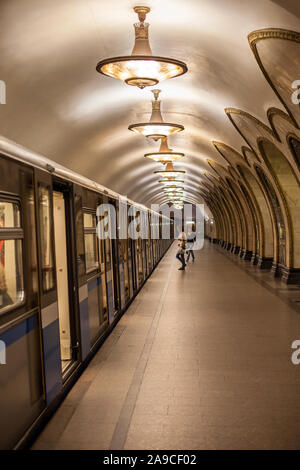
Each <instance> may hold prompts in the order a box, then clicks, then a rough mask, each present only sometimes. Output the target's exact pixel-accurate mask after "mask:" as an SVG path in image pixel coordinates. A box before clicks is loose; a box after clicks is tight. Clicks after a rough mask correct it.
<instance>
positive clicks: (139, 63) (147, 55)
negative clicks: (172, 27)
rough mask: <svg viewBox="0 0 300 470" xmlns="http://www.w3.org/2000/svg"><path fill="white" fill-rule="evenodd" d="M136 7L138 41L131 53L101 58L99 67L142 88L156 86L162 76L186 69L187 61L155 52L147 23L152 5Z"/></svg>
mask: <svg viewBox="0 0 300 470" xmlns="http://www.w3.org/2000/svg"><path fill="white" fill-rule="evenodd" d="M134 11H135V13H137V14H138V17H139V23H135V25H134V29H135V44H134V48H133V50H132V53H131V55H130V56H122V57H113V58H110V59H105V60H101V61H100V62H99V63H98V65H97V67H96V69H97V71H98V72H100V73H102V74H103V75H107V76H108V77H113V78H118V79H119V80H122V81H123V82H125V83H127V85H132V86H137V87H139V88H145V87H146V86H154V85H156V84H157V83H159V82H161V81H162V80H166V79H167V78H173V77H178V76H179V75H183V74H184V73H186V72H187V66H186V64H185V63H184V62H181V61H179V60H176V59H169V58H167V57H158V56H153V55H152V51H151V47H150V44H149V39H148V28H149V23H145V19H146V15H147V13H149V11H150V8H149V7H143V6H137V7H135V8H134Z"/></svg>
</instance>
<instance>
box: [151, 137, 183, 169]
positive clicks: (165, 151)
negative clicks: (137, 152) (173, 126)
mask: <svg viewBox="0 0 300 470" xmlns="http://www.w3.org/2000/svg"><path fill="white" fill-rule="evenodd" d="M144 156H145V157H146V158H150V159H151V160H153V161H155V162H161V163H163V164H165V163H169V162H174V161H176V160H179V158H182V157H184V153H181V152H173V151H172V150H171V149H169V147H168V139H167V137H162V139H161V144H160V149H159V151H158V152H150V153H145V155H144Z"/></svg>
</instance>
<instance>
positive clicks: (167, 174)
mask: <svg viewBox="0 0 300 470" xmlns="http://www.w3.org/2000/svg"><path fill="white" fill-rule="evenodd" d="M154 173H156V174H158V175H159V176H162V177H163V178H177V177H180V176H183V175H184V173H185V171H184V170H175V169H174V167H173V163H171V162H169V163H167V165H166V169H165V170H158V171H155V172H154Z"/></svg>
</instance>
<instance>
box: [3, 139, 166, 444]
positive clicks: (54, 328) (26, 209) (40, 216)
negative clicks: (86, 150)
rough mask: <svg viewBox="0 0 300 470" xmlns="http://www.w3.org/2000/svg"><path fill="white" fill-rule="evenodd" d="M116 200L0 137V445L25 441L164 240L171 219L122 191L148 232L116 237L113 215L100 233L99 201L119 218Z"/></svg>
mask: <svg viewBox="0 0 300 470" xmlns="http://www.w3.org/2000/svg"><path fill="white" fill-rule="evenodd" d="M120 201H121V197H120V195H119V194H117V193H115V192H113V191H110V190H109V189H107V188H104V187H103V186H101V185H99V184H97V183H95V182H93V181H91V180H89V179H87V178H85V177H82V176H80V175H78V174H76V173H75V172H72V171H70V170H67V169H66V168H64V167H62V166H60V165H57V164H56V163H54V162H53V161H51V160H48V159H46V158H44V157H42V156H40V155H38V154H35V153H33V152H30V151H28V150H26V149H24V148H23V147H21V146H19V145H17V144H15V143H13V142H11V141H9V140H7V139H5V138H0V344H1V345H2V350H1V358H0V362H1V364H0V410H1V411H0V416H1V419H0V448H1V449H22V448H27V447H28V445H29V444H30V442H31V441H32V440H33V438H34V437H35V436H36V435H37V433H38V431H39V430H40V429H41V427H42V426H43V424H44V423H45V422H46V421H47V419H49V417H50V416H51V414H52V413H53V412H54V411H55V409H56V408H57V406H58V405H59V403H60V402H61V400H62V399H63V397H64V396H65V395H66V394H67V393H68V391H69V390H70V388H71V387H72V385H73V384H74V383H75V381H76V379H77V378H78V377H79V375H80V374H81V373H82V371H83V370H84V368H85V367H86V365H87V364H88V362H89V360H90V359H91V358H92V357H93V355H94V354H95V352H96V351H97V349H98V348H99V347H100V345H101V343H102V342H103V340H104V339H105V338H106V337H107V335H108V334H109V333H110V332H111V331H112V329H113V327H114V326H115V325H116V323H117V321H118V320H119V319H120V317H121V315H122V314H123V313H124V311H125V310H126V308H127V307H128V306H129V304H130V302H131V301H132V300H133V298H134V297H135V295H136V294H137V292H138V291H139V289H140V288H141V287H142V285H143V283H144V282H145V281H146V279H147V278H148V277H149V275H150V274H151V272H152V271H153V269H154V268H155V267H156V265H157V264H158V263H159V261H160V259H161V258H162V256H163V255H164V253H165V252H166V250H167V249H168V248H169V246H170V245H171V243H172V239H173V234H174V223H173V220H172V219H168V218H166V217H164V216H162V215H161V214H158V213H154V212H153V211H150V210H149V209H148V208H146V207H145V206H141V205H137V204H135V203H134V202H133V201H130V200H127V202H126V204H127V205H128V207H131V206H134V207H135V208H136V214H137V215H139V216H140V215H141V214H142V215H143V220H144V223H146V224H148V227H150V224H151V230H149V236H148V238H147V239H142V238H138V239H136V240H133V239H131V238H128V237H127V239H125V238H124V239H121V238H120V237H119V236H118V230H119V229H120V220H117V238H116V239H112V237H106V238H105V239H103V238H102V239H101V238H99V237H98V236H97V233H96V227H97V224H98V221H99V220H98V219H99V217H100V216H98V215H97V212H96V209H97V207H98V206H99V204H103V203H110V204H111V205H112V206H113V207H114V208H115V210H116V214H117V217H118V219H119V218H120V215H119V214H120V211H119V207H120ZM122 213H124V211H123V212H122ZM105 215H106V216H107V214H105ZM128 217H129V219H130V220H129V222H130V221H132V220H131V219H132V217H135V216H128ZM163 224H169V225H170V227H171V231H170V232H171V234H170V238H169V239H163V238H162V235H161V234H162V225H163ZM107 225H109V223H108V224H107ZM106 230H107V227H106Z"/></svg>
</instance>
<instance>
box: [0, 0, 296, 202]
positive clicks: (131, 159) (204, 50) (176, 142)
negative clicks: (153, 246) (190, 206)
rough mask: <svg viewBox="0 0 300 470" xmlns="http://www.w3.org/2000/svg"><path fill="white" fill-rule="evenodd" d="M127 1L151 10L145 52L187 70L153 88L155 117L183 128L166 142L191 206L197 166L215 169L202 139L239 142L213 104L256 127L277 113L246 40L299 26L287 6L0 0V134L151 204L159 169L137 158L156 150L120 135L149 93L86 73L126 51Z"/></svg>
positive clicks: (156, 196) (216, 0) (239, 0)
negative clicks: (3, 91)
mask: <svg viewBox="0 0 300 470" xmlns="http://www.w3.org/2000/svg"><path fill="white" fill-rule="evenodd" d="M137 4H144V5H147V6H150V7H151V13H150V14H149V16H148V18H147V21H149V23H150V25H151V26H150V42H151V47H152V51H153V53H154V54H155V55H160V56H168V57H173V58H176V59H179V60H183V61H185V62H186V63H187V65H188V68H189V71H188V73H187V74H186V75H184V76H183V77H179V78H175V79H172V80H169V81H166V82H162V83H161V84H160V85H159V88H160V89H161V90H162V92H163V93H162V95H161V99H162V110H163V115H164V117H165V120H169V121H172V122H178V123H180V124H183V125H184V126H185V128H186V130H185V131H184V132H183V133H181V134H179V135H178V136H173V137H171V138H170V141H169V144H170V147H171V148H173V149H176V150H178V151H183V152H184V153H185V154H186V157H185V159H183V160H182V161H181V162H178V163H177V164H176V166H177V167H178V168H179V167H180V168H183V169H185V170H186V172H187V176H186V188H187V190H188V192H189V193H190V196H191V197H192V198H194V200H197V198H198V200H199V202H200V201H201V197H200V196H198V188H199V183H200V181H201V178H202V176H201V170H203V169H210V167H209V166H208V164H207V162H206V159H213V160H216V161H218V162H220V163H223V164H224V162H225V161H224V160H222V157H221V155H220V154H219V153H218V152H217V151H216V149H215V148H214V146H213V145H212V143H211V141H213V140H215V141H219V142H225V143H227V144H228V145H231V146H232V147H235V148H240V147H241V145H243V144H244V142H243V140H242V138H241V136H240V135H239V134H238V132H237V131H236V130H235V129H234V127H233V126H232V124H231V123H230V121H229V119H228V117H227V116H226V114H225V112H224V108H227V107H236V108H239V109H243V110H244V111H247V112H248V113H251V114H252V115H254V116H256V117H257V118H259V119H260V120H262V121H263V122H266V111H267V109H268V108H270V107H271V106H276V107H278V108H280V109H283V107H282V105H281V103H280V102H279V100H278V99H277V97H276V95H275V93H274V92H273V91H272V89H271V87H270V86H269V85H268V83H267V81H266V80H265V78H264V77H263V74H262V72H261V70H260V69H259V67H258V65H257V62H256V60H255V58H254V55H253V53H252V52H251V49H250V47H249V43H248V40H247V35H248V34H249V33H250V32H252V31H254V30H257V29H261V28H269V27H274V28H284V29H292V30H296V31H299V30H300V21H299V16H300V15H299V0H295V1H293V0H288V1H281V0H274V1H270V0H251V1H249V0H213V1H212V0H184V1H182V0H180V1H179V0H152V1H143V2H139V1H135V2H133V1H131V0H110V1H109V0H57V1H53V0H1V2H0V57H1V68H0V79H1V80H4V81H5V82H6V86H7V104H6V105H1V107H0V125H1V130H0V133H1V134H2V135H4V136H5V137H8V138H9V139H12V140H14V141H16V142H18V143H20V144H22V145H24V146H26V147H28V148H29V149H31V150H34V151H37V152H39V153H42V154H43V155H45V156H46V157H48V158H51V159H53V160H55V161H57V162H59V163H60V164H62V165H65V166H67V167H68V168H71V169H72V170H75V171H77V172H78V173H81V174H83V175H84V176H87V177H89V178H91V179H93V180H95V181H98V182H99V183H102V184H103V185H105V186H107V187H109V188H111V189H113V190H115V191H117V192H119V193H121V194H126V195H127V196H128V197H130V198H131V199H133V200H136V201H138V202H141V203H144V204H150V203H152V202H158V201H159V200H161V194H162V189H161V187H160V185H159V184H158V182H157V180H158V178H157V176H155V175H154V174H153V171H155V170H157V169H159V168H160V165H159V164H154V163H153V162H150V161H147V160H146V159H145V158H144V157H143V155H144V153H145V152H149V150H151V149H153V150H155V149H157V147H158V145H157V143H151V142H148V141H147V140H146V139H144V138H143V137H140V136H137V135H135V134H133V133H131V132H130V131H128V129H127V127H128V125H129V124H131V123H133V122H139V121H146V120H148V118H149V117H150V110H151V103H150V100H151V99H152V94H151V93H150V92H149V90H148V89H145V90H139V89H136V88H133V87H130V86H127V85H125V84H123V83H122V82H120V81H118V80H114V79H110V78H107V77H104V76H102V75H99V74H98V73H97V72H96V70H95V67H96V64H97V62H98V61H99V60H101V59H104V58H107V57H113V56H120V55H127V54H130V52H131V49H132V46H133V27H132V24H133V23H134V22H136V16H135V14H134V12H133V11H132V7H133V6H135V5H137ZM280 5H282V6H284V8H282V7H281V6H280Z"/></svg>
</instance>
